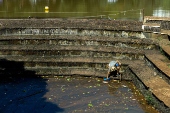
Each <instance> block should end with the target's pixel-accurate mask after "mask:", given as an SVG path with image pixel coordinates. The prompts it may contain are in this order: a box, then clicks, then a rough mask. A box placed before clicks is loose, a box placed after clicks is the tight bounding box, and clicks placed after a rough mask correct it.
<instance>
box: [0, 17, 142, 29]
mask: <svg viewBox="0 0 170 113" xmlns="http://www.w3.org/2000/svg"><path fill="white" fill-rule="evenodd" d="M0 22H1V26H0V29H5V28H10V29H11V28H16V26H17V27H18V28H67V29H68V28H79V29H98V30H99V29H105V30H121V31H122V30H125V31H142V28H141V26H142V22H140V21H119V20H102V19H101V20H100V19H0Z"/></svg>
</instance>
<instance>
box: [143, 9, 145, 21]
mask: <svg viewBox="0 0 170 113" xmlns="http://www.w3.org/2000/svg"><path fill="white" fill-rule="evenodd" d="M144 16H145V9H143V22H144Z"/></svg>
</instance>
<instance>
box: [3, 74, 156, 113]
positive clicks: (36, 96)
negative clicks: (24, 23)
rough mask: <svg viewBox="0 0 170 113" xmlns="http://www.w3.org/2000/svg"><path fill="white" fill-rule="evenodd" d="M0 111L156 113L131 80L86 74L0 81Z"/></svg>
mask: <svg viewBox="0 0 170 113" xmlns="http://www.w3.org/2000/svg"><path fill="white" fill-rule="evenodd" d="M0 91H1V93H0V96H1V101H0V112H5V113H6V112H15V113H17V112H18V113H22V112H23V113H27V112H29V113H30V112H41V113H49V112H50V113H56V112H65V113H68V112H69V113H74V112H88V113H92V112H101V113H103V112H110V113H147V112H148V113H157V111H156V110H155V109H154V108H153V107H152V106H150V105H148V104H147V103H146V101H145V99H144V97H143V96H142V94H141V93H140V92H139V91H138V90H137V89H136V88H135V86H134V85H133V84H132V83H131V82H125V81H122V82H120V81H118V80H111V81H109V83H103V79H100V78H89V77H54V78H47V77H43V78H18V79H12V81H7V82H0Z"/></svg>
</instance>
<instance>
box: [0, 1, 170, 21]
mask: <svg viewBox="0 0 170 113" xmlns="http://www.w3.org/2000/svg"><path fill="white" fill-rule="evenodd" d="M169 4H170V0H17V1H16V0H0V18H27V17H29V16H31V17H40V18H101V17H102V18H108V16H109V17H110V18H111V19H130V20H142V18H143V9H145V14H144V15H145V16H163V17H169V10H170V8H169ZM45 6H49V13H45V9H44V7H45ZM101 15H102V16H101Z"/></svg>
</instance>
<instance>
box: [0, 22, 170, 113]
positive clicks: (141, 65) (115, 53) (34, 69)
mask: <svg viewBox="0 0 170 113" xmlns="http://www.w3.org/2000/svg"><path fill="white" fill-rule="evenodd" d="M0 23H1V24H2V25H1V27H0V58H1V59H0V61H1V62H0V73H1V76H7V75H20V76H31V75H33V76H61V75H62V76H72V75H78V76H92V77H106V75H107V70H108V68H107V64H108V63H109V62H110V61H112V60H119V61H120V62H121V63H122V67H121V73H122V80H132V81H133V82H134V84H135V85H136V86H137V87H138V88H139V89H140V91H141V92H142V93H143V94H144V96H145V97H147V96H148V91H149V92H151V93H152V98H154V97H156V98H154V99H153V101H154V103H156V104H155V107H156V108H157V109H159V110H160V111H162V112H169V111H170V109H169V107H170V104H169V101H170V99H169V94H170V90H169V89H170V86H169V83H170V82H169V75H170V74H169V71H168V70H169V67H168V66H169V63H170V62H169V59H168V57H166V56H168V55H169V49H167V48H168V47H167V46H168V44H169V43H167V40H168V36H167V38H161V39H159V36H160V35H159V36H157V38H150V37H146V35H144V34H146V33H148V31H149V30H148V31H147V32H146V31H145V30H144V31H145V33H143V31H142V24H141V22H131V21H114V20H111V21H109V20H81V19H80V20H67V19H66V20H62V19H59V20H58V19H56V20H55V19H54V20H48V19H47V20H44V19H40V20H36V19H35V20H34V19H33V20H0ZM150 24H151V23H150ZM155 26H157V25H156V24H155ZM154 30H155V28H154ZM160 30H161V29H160V27H158V29H157V27H156V32H160ZM149 32H154V31H149ZM165 43H166V44H165ZM160 48H162V52H163V53H164V54H165V53H166V55H164V56H163V55H162V53H161V52H160ZM114 79H119V78H114ZM139 83H140V84H142V85H140V84H139ZM162 102H163V103H162Z"/></svg>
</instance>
